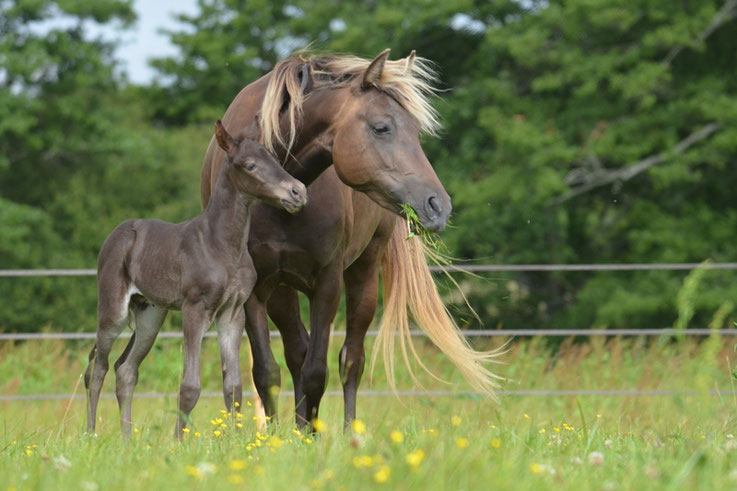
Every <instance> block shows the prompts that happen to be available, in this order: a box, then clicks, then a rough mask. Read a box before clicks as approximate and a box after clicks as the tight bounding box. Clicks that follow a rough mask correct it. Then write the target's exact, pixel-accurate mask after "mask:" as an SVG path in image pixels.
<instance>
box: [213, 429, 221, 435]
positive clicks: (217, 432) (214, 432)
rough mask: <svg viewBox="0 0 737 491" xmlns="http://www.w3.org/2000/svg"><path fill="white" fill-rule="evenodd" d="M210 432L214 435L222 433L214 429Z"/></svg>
mask: <svg viewBox="0 0 737 491" xmlns="http://www.w3.org/2000/svg"><path fill="white" fill-rule="evenodd" d="M212 434H213V435H215V436H220V435H222V433H220V430H215V431H213V432H212Z"/></svg>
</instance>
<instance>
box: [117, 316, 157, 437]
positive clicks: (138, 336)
mask: <svg viewBox="0 0 737 491" xmlns="http://www.w3.org/2000/svg"><path fill="white" fill-rule="evenodd" d="M166 313H167V311H166V309H163V308H161V307H157V306H155V305H151V304H140V305H137V306H136V307H134V308H133V316H134V319H135V323H136V332H135V333H134V334H133V337H132V338H131V340H130V342H129V343H128V346H127V347H126V349H125V352H124V353H123V354H122V355H121V356H120V358H119V359H118V361H117V362H116V363H115V380H116V386H115V394H116V396H117V398H118V406H119V407H120V429H121V431H122V432H123V436H124V437H126V438H127V437H129V436H130V432H131V404H132V403H133V389H134V388H135V386H136V383H138V368H139V367H140V366H141V362H143V359H144V358H145V357H146V355H147V354H148V352H149V351H150V350H151V347H152V346H153V344H154V341H155V340H156V336H157V335H158V334H159V330H160V329H161V325H162V324H163V323H164V319H165V318H166Z"/></svg>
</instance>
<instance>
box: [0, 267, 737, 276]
mask: <svg viewBox="0 0 737 491" xmlns="http://www.w3.org/2000/svg"><path fill="white" fill-rule="evenodd" d="M696 268H702V269H719V270H737V263H628V264H466V263H458V264H452V265H450V266H448V267H446V268H440V267H439V266H430V270H431V271H434V272H439V271H443V270H445V271H448V272H451V273H454V272H458V273H501V272H513V273H523V272H555V271H690V270H693V269H696ZM96 274H97V270H95V269H0V278H3V277H6V278H13V277H33V276H95V275H96Z"/></svg>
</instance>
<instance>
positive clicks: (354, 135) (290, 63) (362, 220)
mask: <svg viewBox="0 0 737 491" xmlns="http://www.w3.org/2000/svg"><path fill="white" fill-rule="evenodd" d="M388 54H389V51H388V50H386V51H384V52H383V53H381V54H380V55H378V56H377V57H376V58H375V59H374V60H373V61H370V60H364V59H361V58H357V57H351V56H322V57H311V58H303V57H294V58H290V59H287V60H284V61H282V62H280V63H279V64H277V65H276V67H275V68H274V70H273V71H272V72H270V73H268V74H266V75H265V76H263V77H262V78H260V79H259V80H257V81H255V82H253V83H251V84H250V85H248V86H246V87H245V88H244V89H243V90H241V92H240V93H239V94H238V95H237V96H236V98H235V100H234V101H233V102H232V103H231V105H230V107H229V108H228V110H227V111H226V113H225V116H224V118H223V121H224V122H225V124H226V125H227V126H229V127H232V128H237V127H239V126H243V125H246V124H247V122H248V121H251V120H252V119H253V117H254V116H255V114H256V113H258V112H259V111H260V113H261V119H260V120H261V124H262V139H263V142H264V144H265V145H266V146H267V147H269V148H271V149H272V151H274V152H275V153H276V154H277V155H278V156H279V157H280V158H282V159H284V161H285V165H286V166H287V170H288V171H289V172H290V173H291V174H292V175H294V176H295V177H297V178H298V179H300V180H301V181H302V182H304V183H305V184H307V185H309V188H308V193H309V203H308V205H307V206H306V207H305V208H304V209H303V211H302V212H301V213H299V214H298V216H295V217H290V216H289V215H288V214H286V213H283V212H280V211H278V210H276V209H273V208H270V207H268V206H258V207H254V208H253V210H252V215H251V233H250V238H249V251H250V253H251V255H252V257H253V261H254V264H255V266H256V270H257V273H258V280H257V285H256V287H255V289H254V291H253V294H252V295H251V297H250V298H249V299H248V301H247V303H246V318H247V320H246V330H247V333H248V336H249V340H250V344H251V349H252V353H253V378H254V384H255V386H256V390H257V391H258V394H259V396H260V397H261V400H262V401H263V403H264V408H265V410H266V414H267V415H274V414H275V412H276V393H275V392H274V391H273V390H272V388H273V387H278V386H279V385H280V375H279V367H278V365H277V363H276V361H275V360H274V357H273V354H272V353H271V349H270V346H269V332H268V323H267V319H266V314H267V310H268V314H269V316H270V317H271V318H272V320H273V321H274V323H275V324H276V326H277V327H278V329H279V330H280V332H281V333H282V336H283V341H284V348H285V356H286V361H287V365H288V368H289V370H290V372H291V374H292V377H293V379H294V390H295V405H296V410H297V422H298V424H300V425H304V424H305V423H307V422H309V421H311V420H312V419H313V418H314V417H316V415H317V411H318V408H319V404H320V399H321V398H322V395H323V394H324V391H325V385H326V382H327V349H328V341H329V336H330V325H331V323H332V321H333V319H334V317H335V314H336V311H337V308H338V302H339V299H340V293H341V288H342V287H343V286H345V294H346V313H347V315H346V317H347V326H346V330H347V334H346V340H345V344H344V345H343V348H342V349H341V351H340V359H339V364H340V372H341V381H342V383H343V390H344V398H345V422H346V424H347V423H349V422H350V421H351V420H352V419H354V418H355V411H356V409H355V400H356V391H357V388H358V383H359V381H360V378H361V374H362V372H363V368H364V364H365V355H364V346H363V344H364V338H365V334H366V330H367V329H368V326H369V324H370V323H371V321H372V319H373V317H374V314H375V310H376V304H377V297H378V276H379V271H380V270H381V272H382V275H383V278H384V304H385V312H384V317H383V319H382V322H381V325H380V328H379V337H378V339H377V343H378V344H381V345H382V346H383V355H384V360H385V366H386V368H387V371H388V375H389V377H388V378H389V380H390V381H393V348H394V337H395V333H396V332H397V330H399V331H400V333H401V336H399V338H400V347H401V349H402V353H403V355H404V360H405V362H408V361H409V359H408V348H407V347H408V346H409V351H410V352H411V353H413V354H414V355H415V357H416V358H417V355H416V353H415V352H414V349H413V348H412V344H411V339H410V338H409V320H408V316H407V309H408V308H409V311H410V313H411V314H412V317H413V318H414V320H415V322H416V323H417V325H418V326H419V327H420V328H421V329H422V330H424V331H425V332H427V333H428V335H429V337H430V339H431V340H432V341H433V342H434V343H435V344H436V345H437V346H438V348H440V350H441V351H442V352H443V353H445V354H446V355H447V356H448V357H449V358H450V360H451V361H452V362H453V363H454V364H455V365H456V366H457V367H458V368H459V369H460V371H461V373H462V374H463V375H464V377H465V378H466V380H467V381H468V382H469V383H470V384H471V385H472V386H473V387H474V388H475V389H477V390H479V391H482V392H484V393H487V394H490V395H492V396H493V394H494V389H495V388H496V387H497V382H496V380H495V379H496V378H498V377H496V376H495V375H493V374H492V373H491V372H490V371H489V370H488V369H487V368H486V367H485V366H484V364H485V363H486V362H489V361H494V358H495V357H496V356H497V355H498V353H496V352H477V351H474V350H473V349H471V348H470V346H469V345H468V344H467V342H466V341H465V339H464V338H463V336H462V335H461V334H460V332H459V331H458V328H457V327H456V326H455V324H454V323H453V321H452V319H451V317H450V316H449V315H448V313H447V311H446V310H445V307H444V306H443V304H442V302H441V301H440V298H439V295H438V293H437V290H436V288H435V285H434V283H433V280H432V277H431V275H430V271H429V268H428V266H427V262H426V258H425V256H424V252H423V248H422V246H421V243H419V242H417V241H407V240H406V238H405V237H406V233H405V231H404V230H405V227H404V226H401V225H400V226H398V224H397V216H398V215H400V213H401V205H402V204H409V205H411V206H412V207H413V208H414V209H415V210H416V212H417V214H418V216H419V218H420V220H421V222H422V224H423V225H424V226H425V227H427V228H428V229H430V230H433V231H439V230H442V229H443V228H444V226H445V224H446V222H447V220H448V217H449V215H450V211H451V204H450V198H449V196H448V194H447V193H446V192H445V190H444V189H443V186H442V184H441V183H440V181H439V180H438V178H437V176H436V175H435V172H434V170H433V169H432V167H431V165H430V162H429V161H428V160H427V158H426V156H425V154H424V153H423V151H422V148H421V146H420V141H419V134H420V132H421V131H425V132H428V133H431V134H434V133H435V132H436V130H437V128H438V126H439V125H438V121H437V118H436V115H435V113H434V110H433V109H432V106H431V105H430V102H429V96H430V95H431V94H432V93H433V92H434V89H433V87H432V85H431V82H432V81H433V80H434V73H433V71H432V70H431V69H430V67H429V64H428V63H427V62H426V61H425V60H422V59H417V60H415V59H414V53H413V54H412V55H410V57H408V58H407V59H405V60H400V61H395V62H388V61H387V57H388ZM221 160H222V155H221V152H220V150H219V149H218V146H217V145H216V144H213V142H211V144H210V147H209V148H208V151H207V154H206V156H205V161H204V166H203V170H202V180H201V199H202V204H203V205H205V204H206V203H207V201H208V199H209V197H210V191H211V189H212V186H213V184H214V176H216V175H217V172H218V170H219V165H220V162H221ZM297 290H300V291H302V292H303V293H305V294H306V295H307V296H308V298H309V300H310V334H309V335H308V334H307V331H306V329H305V327H304V325H303V324H302V322H301V320H300V315H299V302H298V297H297ZM377 352H378V346H377V350H375V351H374V354H376V353H377Z"/></svg>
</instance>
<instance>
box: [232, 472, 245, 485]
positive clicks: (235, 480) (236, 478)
mask: <svg viewBox="0 0 737 491" xmlns="http://www.w3.org/2000/svg"><path fill="white" fill-rule="evenodd" d="M228 482H229V483H230V484H243V483H244V482H245V479H243V476H241V475H240V474H231V475H229V476H228Z"/></svg>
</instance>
